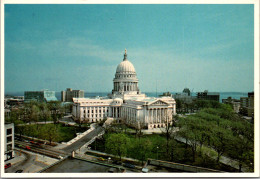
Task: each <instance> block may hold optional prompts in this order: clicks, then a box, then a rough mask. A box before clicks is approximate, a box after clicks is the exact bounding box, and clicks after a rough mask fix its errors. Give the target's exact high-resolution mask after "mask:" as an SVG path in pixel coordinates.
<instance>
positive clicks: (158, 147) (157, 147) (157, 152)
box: [157, 146, 159, 160]
mask: <svg viewBox="0 0 260 179" xmlns="http://www.w3.org/2000/svg"><path fill="white" fill-rule="evenodd" d="M158 149H159V147H158V146H157V160H158Z"/></svg>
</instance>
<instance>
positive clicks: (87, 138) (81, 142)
mask: <svg viewBox="0 0 260 179" xmlns="http://www.w3.org/2000/svg"><path fill="white" fill-rule="evenodd" d="M103 130H104V129H103V128H102V127H100V126H98V125H96V128H95V129H94V130H93V131H91V132H90V133H88V134H87V135H85V136H83V137H82V138H80V139H79V140H77V141H76V142H74V143H72V144H71V145H69V146H67V147H65V148H63V149H62V150H64V151H65V152H72V151H75V150H77V149H79V148H80V147H82V146H83V145H85V144H86V143H87V142H88V141H90V140H91V139H92V138H93V137H95V136H97V135H98V134H99V133H100V132H102V131H103Z"/></svg>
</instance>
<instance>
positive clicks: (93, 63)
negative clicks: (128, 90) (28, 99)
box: [5, 4, 254, 92]
mask: <svg viewBox="0 0 260 179" xmlns="http://www.w3.org/2000/svg"><path fill="white" fill-rule="evenodd" d="M147 14H149V16H147ZM125 48H126V49H127V50H128V59H129V61H131V62H132V63H133V65H134V67H135V69H136V72H137V77H138V79H139V88H140V90H141V91H144V92H145V91H147V92H155V91H156V87H157V91H158V92H163V91H176V92H178V91H182V90H183V88H185V87H188V88H190V89H191V90H192V89H194V92H195V91H204V90H209V91H217V92H248V91H253V90H254V8H253V5H134V4H132V5H123V4H121V5H90V4H88V5H10V4H6V5H5V92H20V91H31V90H41V89H49V90H53V91H62V90H65V89H66V88H68V87H70V88H73V89H81V90H84V91H85V92H107V91H111V90H112V85H113V84H112V80H113V78H114V72H115V69H116V67H117V65H118V64H119V63H120V62H121V61H122V60H123V54H124V50H125Z"/></svg>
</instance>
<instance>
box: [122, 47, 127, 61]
mask: <svg viewBox="0 0 260 179" xmlns="http://www.w3.org/2000/svg"><path fill="white" fill-rule="evenodd" d="M126 52H127V50H126V48H125V54H124V60H123V61H125V60H127V54H126Z"/></svg>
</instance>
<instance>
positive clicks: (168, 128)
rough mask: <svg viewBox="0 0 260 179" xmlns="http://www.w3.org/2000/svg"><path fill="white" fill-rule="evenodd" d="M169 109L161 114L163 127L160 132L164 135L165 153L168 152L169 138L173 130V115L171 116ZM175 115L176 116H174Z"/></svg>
mask: <svg viewBox="0 0 260 179" xmlns="http://www.w3.org/2000/svg"><path fill="white" fill-rule="evenodd" d="M171 115H172V114H171V111H169V110H168V111H167V112H166V113H165V114H164V115H163V122H164V124H165V125H164V128H163V130H162V133H163V134H164V135H165V136H166V154H167V155H168V154H169V140H170V138H171V136H172V134H173V132H174V126H173V121H174V120H173V119H175V118H174V117H172V116H171ZM175 117H176V116H175Z"/></svg>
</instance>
